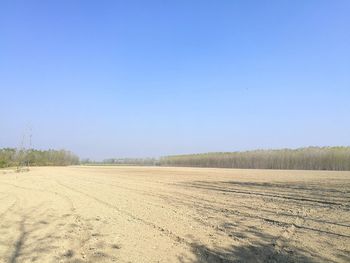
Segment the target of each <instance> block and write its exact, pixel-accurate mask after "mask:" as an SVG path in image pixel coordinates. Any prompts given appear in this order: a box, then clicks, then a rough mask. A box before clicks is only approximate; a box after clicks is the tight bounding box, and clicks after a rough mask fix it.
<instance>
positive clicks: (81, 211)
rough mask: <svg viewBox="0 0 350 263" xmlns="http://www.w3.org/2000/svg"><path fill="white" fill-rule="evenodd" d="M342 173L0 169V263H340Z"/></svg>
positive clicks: (345, 209) (346, 230)
mask: <svg viewBox="0 0 350 263" xmlns="http://www.w3.org/2000/svg"><path fill="white" fill-rule="evenodd" d="M349 201H350V172H322V171H276V170H228V169H201V168H198V169H195V168H161V167H159V168H158V167H79V166H77V167H62V168H59V167H54V168H52V167H51V168H40V167H39V168H31V169H30V171H29V172H23V173H14V172H12V171H5V170H0V262H10V263H14V262H350V202H349Z"/></svg>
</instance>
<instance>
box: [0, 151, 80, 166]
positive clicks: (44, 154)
mask: <svg viewBox="0 0 350 263" xmlns="http://www.w3.org/2000/svg"><path fill="white" fill-rule="evenodd" d="M74 164H79V157H78V156H76V155H74V154H73V153H71V152H69V151H65V150H46V151H41V150H34V149H29V150H17V149H14V148H4V149H0V168H5V167H14V166H64V165H74Z"/></svg>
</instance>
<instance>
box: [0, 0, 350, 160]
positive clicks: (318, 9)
mask: <svg viewBox="0 0 350 263" xmlns="http://www.w3.org/2000/svg"><path fill="white" fill-rule="evenodd" d="M349 13H350V1H347V0H344V1H341V0H337V1H332V0H329V1H323V0H307V1H305V0H296V1H294V0H293V1H284V0H282V1H281V0H276V1H273V0H268V1H261V0H257V1H246V0H245V1H231V0H229V1H224V0H219V1H217V0H210V1H209V0H200V1H199V0H198V1H196V0H190V1H188V0H184V1H181V0H179V1H170V0H169V1H165V0H163V1H152V0H150V1H133V0H131V1H126V0H125V1H106V0H102V1H70V0H67V1H64V0H59V1H58V0H57V1H44V0H43V1H35V0H33V1H26V0H23V1H17V0H2V1H0V112H1V115H0V116H1V119H0V148H1V147H18V146H20V144H21V141H22V139H21V138H22V136H23V135H25V134H28V133H31V134H32V147H34V148H38V149H48V148H53V149H62V148H63V149H67V150H71V151H73V152H74V153H76V154H78V155H79V156H80V157H82V158H92V159H95V160H102V159H104V158H109V157H116V158H119V157H158V156H163V155H171V154H183V153H200V152H212V151H244V150H252V149H261V148H264V149H271V148H285V147H290V148H296V147H304V146H310V145H313V146H333V145H350V15H349ZM29 130H31V132H29Z"/></svg>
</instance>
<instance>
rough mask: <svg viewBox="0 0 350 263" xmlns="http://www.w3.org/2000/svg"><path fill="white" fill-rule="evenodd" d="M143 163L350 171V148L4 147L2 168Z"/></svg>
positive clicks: (2, 150) (1, 155)
mask: <svg viewBox="0 0 350 263" xmlns="http://www.w3.org/2000/svg"><path fill="white" fill-rule="evenodd" d="M77 164H85V165H140V166H142V165H143V166H182V167H212V168H241V169H289V170H331V171H332V170H333V171H350V147H308V148H299V149H280V150H256V151H246V152H217V153H201V154H186V155H173V156H164V157H161V158H124V159H120V158H118V159H106V160H104V161H102V162H95V161H91V160H88V159H87V160H81V161H80V160H79V157H78V156H76V155H75V154H73V153H71V152H69V151H65V150H46V151H41V150H34V149H30V150H22V151H20V150H16V149H13V148H5V149H0V168H4V167H11V166H12V167H13V166H19V165H22V166H24V165H28V166H64V165H77Z"/></svg>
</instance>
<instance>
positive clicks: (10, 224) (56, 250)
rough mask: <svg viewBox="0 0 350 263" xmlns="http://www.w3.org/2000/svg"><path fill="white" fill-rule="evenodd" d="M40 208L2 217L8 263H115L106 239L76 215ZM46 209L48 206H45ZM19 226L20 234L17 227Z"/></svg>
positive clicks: (0, 234) (1, 238) (1, 240)
mask: <svg viewBox="0 0 350 263" xmlns="http://www.w3.org/2000/svg"><path fill="white" fill-rule="evenodd" d="M42 207H45V205H39V206H37V207H33V208H32V209H30V210H29V209H27V210H26V211H21V209H14V208H12V209H10V210H9V211H8V213H7V215H6V216H5V215H4V216H3V217H2V218H1V223H0V246H2V247H5V248H6V249H5V250H7V252H6V253H5V254H4V255H1V257H2V258H3V260H4V261H5V262H9V263H18V262H47V261H50V262H51V261H54V262H99V261H104V262H106V261H108V262H109V261H115V260H116V258H115V257H114V256H113V255H111V254H109V253H107V252H110V251H111V250H112V249H113V248H110V249H109V250H108V249H107V250H106V248H107V244H105V243H104V242H101V240H103V239H104V236H103V235H101V234H99V235H98V237H97V236H96V235H94V234H93V233H94V232H95V231H94V229H93V227H92V226H91V224H90V221H91V220H93V219H84V218H82V217H81V216H77V215H75V214H74V213H71V214H62V215H57V214H55V213H54V210H43V209H42ZM46 207H47V206H46ZM16 224H17V231H15V230H14V229H15V227H14V225H16Z"/></svg>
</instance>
